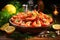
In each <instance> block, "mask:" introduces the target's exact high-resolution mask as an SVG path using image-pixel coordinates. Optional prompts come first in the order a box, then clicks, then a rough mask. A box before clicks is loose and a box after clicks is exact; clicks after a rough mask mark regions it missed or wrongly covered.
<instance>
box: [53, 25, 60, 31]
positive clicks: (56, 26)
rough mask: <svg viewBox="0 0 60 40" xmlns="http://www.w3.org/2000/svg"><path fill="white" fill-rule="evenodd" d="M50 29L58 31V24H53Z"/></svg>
mask: <svg viewBox="0 0 60 40" xmlns="http://www.w3.org/2000/svg"><path fill="white" fill-rule="evenodd" d="M52 27H53V28H54V29H56V30H59V29H60V24H54V25H53V26H52Z"/></svg>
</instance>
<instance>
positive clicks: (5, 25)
mask: <svg viewBox="0 0 60 40" xmlns="http://www.w3.org/2000/svg"><path fill="white" fill-rule="evenodd" d="M7 26H9V23H6V24H4V25H3V26H1V28H0V30H2V31H4V29H5V28H6V27H7Z"/></svg>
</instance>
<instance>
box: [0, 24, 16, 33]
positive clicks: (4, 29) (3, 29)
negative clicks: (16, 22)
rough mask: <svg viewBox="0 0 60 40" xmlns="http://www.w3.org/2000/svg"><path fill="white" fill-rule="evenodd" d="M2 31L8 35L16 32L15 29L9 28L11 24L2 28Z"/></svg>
mask: <svg viewBox="0 0 60 40" xmlns="http://www.w3.org/2000/svg"><path fill="white" fill-rule="evenodd" d="M0 30H2V31H5V32H6V33H8V34H11V33H13V32H14V31H15V27H14V26H9V23H6V24H4V25H3V26H2V27H1V28H0Z"/></svg>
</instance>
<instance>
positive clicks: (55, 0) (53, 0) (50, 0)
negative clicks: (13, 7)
mask: <svg viewBox="0 0 60 40" xmlns="http://www.w3.org/2000/svg"><path fill="white" fill-rule="evenodd" d="M9 1H12V0H0V10H1V9H2V8H3V7H4V6H5V5H6V4H7V3H8V2H9ZM18 1H20V2H21V3H22V4H25V3H27V1H28V0H18ZM33 1H34V4H37V1H38V0H33ZM43 2H44V6H45V9H47V10H53V9H54V6H53V5H54V4H55V5H57V7H58V10H59V9H60V1H59V0H43Z"/></svg>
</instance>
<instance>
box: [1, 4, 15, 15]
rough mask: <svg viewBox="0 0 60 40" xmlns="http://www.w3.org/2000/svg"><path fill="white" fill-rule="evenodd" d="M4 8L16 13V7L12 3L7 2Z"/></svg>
mask: <svg viewBox="0 0 60 40" xmlns="http://www.w3.org/2000/svg"><path fill="white" fill-rule="evenodd" d="M3 10H7V11H8V12H9V13H10V14H15V13H16V7H15V6H14V5H12V4H7V5H6V6H5V7H4V8H3V9H2V11H3Z"/></svg>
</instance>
